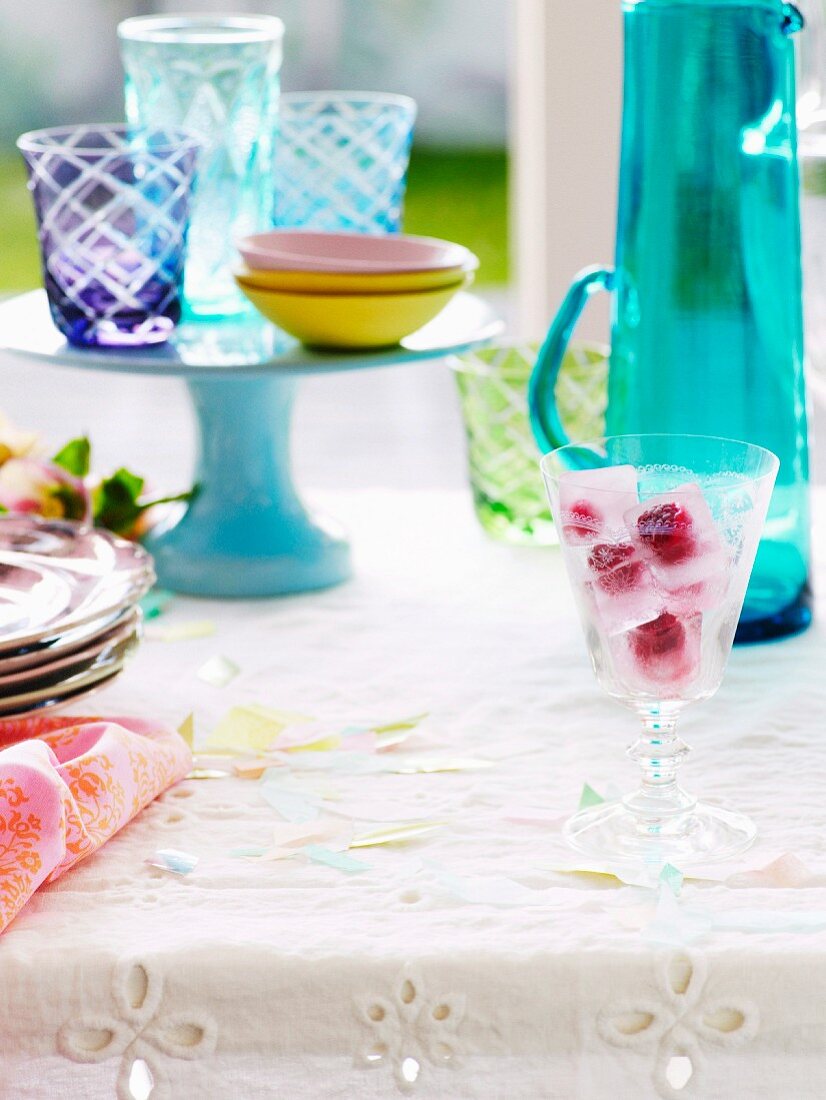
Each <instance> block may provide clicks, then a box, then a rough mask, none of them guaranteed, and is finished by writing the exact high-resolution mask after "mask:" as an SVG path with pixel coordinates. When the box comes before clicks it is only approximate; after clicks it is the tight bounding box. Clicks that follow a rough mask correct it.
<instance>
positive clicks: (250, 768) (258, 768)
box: [232, 756, 278, 779]
mask: <svg viewBox="0 0 826 1100" xmlns="http://www.w3.org/2000/svg"><path fill="white" fill-rule="evenodd" d="M277 763H278V761H277V760H276V759H275V758H274V757H272V756H254V757H250V758H248V759H244V760H233V762H232V768H233V771H234V772H235V774H236V775H237V776H239V777H240V778H241V779H260V778H261V776H262V775H263V774H264V772H265V771H268V770H269V769H270V768H273V767H276V765H277Z"/></svg>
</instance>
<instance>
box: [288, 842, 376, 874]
mask: <svg viewBox="0 0 826 1100" xmlns="http://www.w3.org/2000/svg"><path fill="white" fill-rule="evenodd" d="M302 851H303V852H304V853H305V854H306V856H307V858H308V859H309V860H311V861H312V862H313V863H323V864H324V865H325V866H326V867H335V868H336V870H338V871H344V872H345V874H348V875H357V874H359V873H360V872H361V871H369V870H370V864H369V863H362V862H361V860H358V859H353V857H352V856H348V855H347V853H346V852H334V851H332V850H331V849H330V848H325V847H324V846H323V845H321V844H308V845H307V847H306V848H302Z"/></svg>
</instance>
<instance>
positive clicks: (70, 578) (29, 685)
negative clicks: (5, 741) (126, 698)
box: [0, 516, 155, 718]
mask: <svg viewBox="0 0 826 1100" xmlns="http://www.w3.org/2000/svg"><path fill="white" fill-rule="evenodd" d="M154 580H155V575H154V572H153V569H152V559H151V558H150V557H149V555H148V554H147V553H146V552H145V551H144V550H142V549H141V548H140V547H139V546H136V545H134V544H133V543H131V542H127V541H126V540H125V539H119V538H116V537H115V536H114V535H110V534H109V533H108V532H106V531H98V530H94V529H92V528H90V527H85V526H82V525H80V524H76V523H68V522H64V521H62V520H60V521H57V520H44V519H39V518H37V517H34V516H7V517H4V518H2V519H0V718H10V717H16V716H18V715H22V714H29V713H31V712H33V711H37V712H40V711H45V710H50V709H52V708H54V707H58V706H61V705H63V704H68V703H70V702H72V701H73V700H75V699H77V698H79V697H80V696H82V695H86V694H87V693H88V692H90V691H92V690H93V689H95V688H98V687H102V686H103V685H104V684H106V683H108V682H109V681H110V680H111V679H113V678H114V677H115V676H117V674H118V673H119V672H120V671H121V669H122V668H123V666H124V664H125V662H126V660H127V658H128V657H129V656H130V655H131V654H132V653H133V652H134V650H135V649H136V648H137V645H138V642H139V641H140V637H141V612H140V609H139V607H138V606H137V602H138V600H140V598H141V596H143V595H144V594H145V593H146V591H147V590H148V589H149V588H150V587H151V585H152V584H153V582H154Z"/></svg>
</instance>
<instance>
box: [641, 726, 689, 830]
mask: <svg viewBox="0 0 826 1100" xmlns="http://www.w3.org/2000/svg"><path fill="white" fill-rule="evenodd" d="M677 713H678V712H677V711H676V710H665V709H663V708H661V707H659V706H651V707H649V708H646V710H645V711H643V712H642V713H641V715H640V717H641V718H642V730H641V732H640V736H639V737H638V739H637V740H636V741H635V742H634V743H633V745H630V746H629V748H628V755H629V756H630V757H631V759H632V760H636V762H637V763H638V764H639V766H640V769H641V771H642V781H641V783H640V786H639V788H638V790H636V791H635V792H634V794H632V795H629V796H628V797H627V798H625V799H624V800H623V801H624V804H625V807H626V809H628V810H630V811H631V813H633V814H634V815H635V816H636V818H637V820H638V824H639V827H640V828H641V829H642V830H643V831H644V832H646V833H658V832H659V831H660V830H661V828H662V827H663V826H665V825H669V826H673V825H675V824H676V820H675V819H679V818H681V817H684V816H685V815H688V814H689V813H690V812H691V810H692V809H693V808H694V806H695V805H696V802H697V800H696V798H694V797H693V796H692V795H690V794H687V793H686V791H684V790H683V789H682V787H680V785H679V784H678V783H677V771H678V769H679V767H680V765H681V764H682V762H683V760H684V759H685V757H686V756H687V755H688V752H689V748H688V745H686V743H685V741H683V739H682V738H681V737H679V736H678V735H677V732H676V727H677Z"/></svg>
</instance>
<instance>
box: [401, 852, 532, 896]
mask: <svg viewBox="0 0 826 1100" xmlns="http://www.w3.org/2000/svg"><path fill="white" fill-rule="evenodd" d="M422 867H423V868H425V870H427V871H429V872H431V873H432V874H433V875H434V877H435V878H436V881H437V882H438V885H439V886H441V888H442V889H443V890H445V891H446V892H447V893H448V894H451V895H452V896H453V897H455V898H458V899H459V900H460V901H466V902H469V903H470V904H471V905H493V906H501V907H503V908H509V907H511V906H526V905H527V906H532V905H546V904H547V903H548V900H549V898H548V895H547V894H546V893H545V892H543V891H541V890H532V889H531V888H530V887H528V886H522V885H521V884H520V883H518V882H514V880H513V879H509V878H505V877H502V876H498V875H456V874H454V873H453V872H452V871H448V870H447V868H445V867H442V866H441V865H440V864H438V863H432V862H430V861H426V860H422Z"/></svg>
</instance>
